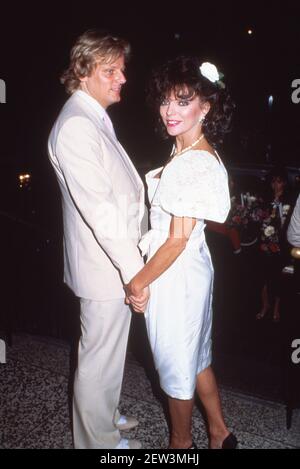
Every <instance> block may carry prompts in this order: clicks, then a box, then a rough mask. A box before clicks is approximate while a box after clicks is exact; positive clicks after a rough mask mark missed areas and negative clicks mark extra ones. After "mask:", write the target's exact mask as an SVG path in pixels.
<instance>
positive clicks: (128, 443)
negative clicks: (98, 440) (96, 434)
mask: <svg viewBox="0 0 300 469" xmlns="http://www.w3.org/2000/svg"><path fill="white" fill-rule="evenodd" d="M141 447H142V444H141V443H140V442H139V441H138V440H127V439H126V438H121V440H120V441H119V443H118V445H117V446H116V447H115V448H114V449H141Z"/></svg>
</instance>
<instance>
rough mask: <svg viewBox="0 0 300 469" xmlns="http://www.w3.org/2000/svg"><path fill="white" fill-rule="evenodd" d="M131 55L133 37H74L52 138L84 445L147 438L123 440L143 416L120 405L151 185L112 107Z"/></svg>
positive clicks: (77, 428) (79, 441)
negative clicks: (76, 332)
mask: <svg viewBox="0 0 300 469" xmlns="http://www.w3.org/2000/svg"><path fill="white" fill-rule="evenodd" d="M128 54H129V45H128V43H127V42H126V41H124V40H122V39H119V38H115V37H112V36H110V35H103V34H101V33H99V32H97V31H87V32H86V33H84V34H83V35H82V36H80V37H79V38H78V39H77V41H76V43H75V45H74V47H73V48H72V51H71V56H70V66H69V68H68V70H66V71H65V72H64V74H63V76H62V79H61V81H62V83H64V85H65V88H66V90H67V92H68V93H69V94H71V97H70V98H69V99H68V101H67V102H66V103H65V105H64V107H63V109H62V110H61V112H60V114H59V116H58V118H57V120H56V122H55V124H54V126H53V128H52V131H51V134H50V137H49V145H48V149H49V157H50V161H51V163H52V165H53V167H54V170H55V173H56V176H57V179H58V182H59V186H60V189H61V194H62V206H63V223H64V266H65V274H64V276H65V282H66V283H67V285H68V286H69V287H70V288H71V289H72V290H73V292H74V293H75V295H76V296H77V297H79V298H80V306H81V326H82V327H81V329H82V335H81V339H80V343H79V352H78V369H77V371H76V375H75V383H74V399H73V427H74V428H73V433H74V446H75V448H80V449H84V448H87V449H102V448H103V449H106V448H118V449H127V448H128V449H131V448H132V449H135V448H139V447H140V446H141V445H140V443H139V442H138V441H136V440H127V439H125V438H121V436H120V429H129V428H130V427H133V426H134V425H136V424H137V421H134V419H132V418H126V417H124V416H120V414H119V412H118V410H117V409H118V404H119V397H120V391H121V384H122V378H123V368H124V361H125V354H126V346H127V340H128V332H129V326H130V319H131V313H130V310H129V306H128V305H127V304H126V303H125V301H124V300H125V294H124V289H123V285H124V284H126V283H128V282H129V281H130V280H131V278H132V277H133V276H134V275H135V274H136V273H137V272H138V271H139V270H140V269H141V268H142V267H143V259H142V257H141V255H140V252H139V250H138V248H137V243H138V240H139V238H140V235H141V233H140V223H141V220H142V217H143V213H144V188H143V183H142V181H141V179H140V177H139V175H138V173H137V171H136V170H135V168H134V166H133V164H132V162H131V161H130V159H129V157H128V155H127V154H126V152H125V150H124V149H123V148H122V146H121V144H120V143H119V142H118V140H117V138H116V135H115V133H114V129H113V125H112V123H111V120H110V118H109V116H108V114H107V113H106V109H107V108H108V106H110V105H112V104H114V103H117V102H119V101H120V99H121V98H120V93H121V88H122V86H123V85H124V83H125V82H126V79H125V76H124V69H125V60H126V59H127V57H128ZM148 295H149V292H148V290H147V289H145V291H144V292H143V294H142V295H141V296H140V297H139V298H135V299H134V300H133V301H132V304H133V305H134V309H136V310H137V311H139V312H141V311H142V310H143V309H144V308H145V306H146V303H147V300H148ZM126 302H128V301H127V299H126Z"/></svg>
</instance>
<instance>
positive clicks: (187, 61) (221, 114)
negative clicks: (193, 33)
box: [147, 55, 235, 147]
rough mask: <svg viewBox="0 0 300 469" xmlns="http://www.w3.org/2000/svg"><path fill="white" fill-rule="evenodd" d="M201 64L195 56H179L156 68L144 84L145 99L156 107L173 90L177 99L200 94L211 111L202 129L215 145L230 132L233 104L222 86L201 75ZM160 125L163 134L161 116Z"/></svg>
mask: <svg viewBox="0 0 300 469" xmlns="http://www.w3.org/2000/svg"><path fill="white" fill-rule="evenodd" d="M201 63H202V62H201V61H200V60H199V59H198V58H197V57H191V56H183V55H181V56H179V57H176V58H175V59H171V60H169V61H168V62H166V63H164V64H163V65H161V66H159V67H158V68H156V69H155V70H154V71H153V72H152V75H151V78H150V81H149V84H148V87H147V101H148V103H149V104H150V106H151V107H154V108H155V109H156V110H158V108H159V106H160V105H161V102H162V100H163V99H164V98H165V97H166V96H169V95H170V93H171V92H174V93H175V96H176V97H177V98H180V99H182V98H186V99H189V98H192V97H194V96H199V97H200V99H201V100H202V101H203V102H208V103H209V104H210V110H209V112H208V113H207V115H206V118H205V121H204V122H203V124H202V129H203V133H204V135H205V137H206V139H207V140H208V141H209V143H210V144H211V145H213V146H214V147H215V146H217V145H218V144H220V143H222V141H223V137H224V135H225V134H226V133H227V132H229V131H230V124H231V117H232V112H233V110H234V107H235V105H234V104H233V102H232V100H231V98H230V96H229V94H228V92H227V91H226V90H225V89H224V88H221V86H220V85H219V84H218V83H213V82H211V81H210V80H208V79H207V78H205V77H204V76H202V75H201V72H200V65H201ZM160 124H161V127H162V130H163V134H164V136H166V130H165V127H164V126H163V124H162V121H161V119H160Z"/></svg>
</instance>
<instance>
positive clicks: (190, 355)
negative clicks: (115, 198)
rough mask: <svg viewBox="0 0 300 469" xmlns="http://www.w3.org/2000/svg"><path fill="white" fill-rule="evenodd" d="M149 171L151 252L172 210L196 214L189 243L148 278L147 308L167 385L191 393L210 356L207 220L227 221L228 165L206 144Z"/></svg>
mask: <svg viewBox="0 0 300 469" xmlns="http://www.w3.org/2000/svg"><path fill="white" fill-rule="evenodd" d="M161 170H162V168H157V169H154V170H152V171H150V172H149V173H147V174H146V182H147V186H148V197H149V201H150V203H151V214H150V222H151V230H150V231H149V232H148V233H146V235H144V237H143V238H142V240H141V241H140V244H139V246H140V249H141V251H142V253H143V255H147V260H149V259H150V258H151V257H152V256H153V255H154V254H155V252H156V251H157V250H158V249H159V247H160V246H161V245H162V244H163V243H164V242H165V241H166V239H167V238H168V234H169V228H170V222H171V218H172V215H175V216H178V217H183V216H186V217H192V218H197V223H196V226H195V228H194V229H193V232H192V234H191V236H190V239H189V240H188V243H187V246H186V248H185V250H184V251H183V252H182V254H181V255H180V256H179V257H178V258H177V259H176V261H175V262H174V263H173V264H172V265H171V266H170V267H169V268H168V269H167V270H166V271H165V272H164V273H163V274H162V275H161V276H160V277H158V278H157V279H156V280H155V281H154V282H153V283H152V284H151V285H150V300H149V303H148V306H147V309H146V311H145V319H146V326H147V333H148V337H149V341H150V345H151V349H152V352H153V356H154V362H155V366H156V369H157V371H158V373H159V377H160V384H161V387H162V389H163V390H164V391H165V392H166V393H167V394H168V395H169V396H171V397H173V398H177V399H191V398H192V397H193V395H194V391H195V386H196V377H197V374H198V373H200V372H201V371H203V370H204V369H205V368H207V367H208V366H209V365H210V364H211V325H212V290H213V266H212V262H211V257H210V253H209V250H208V247H207V244H206V241H205V233H204V228H205V223H204V220H205V219H207V220H213V221H217V222H220V223H222V222H224V221H225V220H226V218H227V215H228V212H229V209H230V198H229V191H228V178H227V172H226V169H225V167H224V165H223V163H222V162H221V160H220V159H219V158H218V159H217V158H215V157H214V156H213V155H211V154H210V153H208V152H206V151H202V150H201V151H200V150H190V151H188V152H186V153H184V154H182V155H178V157H175V158H174V159H173V160H172V161H171V162H170V163H169V164H168V165H167V166H166V167H165V168H164V170H163V173H162V175H161V178H160V179H158V178H155V176H156V175H157V174H158V173H159V172H160V171H161Z"/></svg>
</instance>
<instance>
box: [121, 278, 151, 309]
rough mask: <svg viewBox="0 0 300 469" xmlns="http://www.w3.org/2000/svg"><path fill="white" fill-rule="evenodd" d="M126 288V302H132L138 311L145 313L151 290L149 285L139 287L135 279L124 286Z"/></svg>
mask: <svg viewBox="0 0 300 469" xmlns="http://www.w3.org/2000/svg"><path fill="white" fill-rule="evenodd" d="M124 290H125V294H126V297H125V303H126V304H127V305H129V304H131V305H132V307H133V310H134V311H135V312H136V313H143V312H144V311H145V309H146V306H147V303H148V300H149V296H150V292H149V287H145V288H138V287H137V285H135V282H134V279H133V280H131V281H130V282H129V283H127V285H125V286H124Z"/></svg>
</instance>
